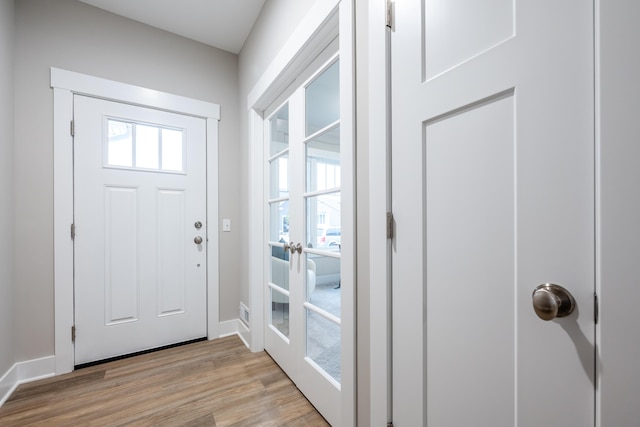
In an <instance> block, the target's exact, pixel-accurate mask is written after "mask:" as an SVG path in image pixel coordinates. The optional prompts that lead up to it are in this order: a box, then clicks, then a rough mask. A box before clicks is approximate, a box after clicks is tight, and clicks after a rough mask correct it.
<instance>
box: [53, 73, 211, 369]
mask: <svg viewBox="0 0 640 427" xmlns="http://www.w3.org/2000/svg"><path fill="white" fill-rule="evenodd" d="M50 82H51V87H52V88H53V95H54V96H53V101H54V113H53V121H54V129H53V134H54V138H53V139H54V147H53V157H54V183H53V186H54V202H53V204H54V254H55V257H54V304H55V315H54V332H55V342H54V347H55V373H56V375H60V374H63V373H67V372H71V371H73V367H74V364H75V363H74V344H73V342H72V341H71V327H72V326H73V317H74V306H73V240H72V239H71V234H70V227H71V224H72V223H73V137H72V135H71V123H72V121H73V96H74V95H75V94H80V95H87V96H92V97H96V98H100V99H106V100H111V101H115V102H121V103H125V104H133V105H139V106H143V107H149V108H155V109H160V110H164V111H169V112H174V113H178V114H184V115H189V116H194V117H200V118H204V119H205V120H206V122H207V130H206V135H207V178H206V179H207V222H208V223H209V224H211V225H212V226H211V227H209V231H208V236H207V237H208V241H209V244H210V246H209V247H210V250H209V251H208V261H207V303H208V305H207V335H208V338H209V339H214V338H218V337H219V329H220V327H219V302H218V289H219V274H218V251H217V248H218V227H217V224H218V158H217V153H218V123H219V120H220V106H219V105H217V104H214V103H210V102H205V101H200V100H196V99H191V98H186V97H183V96H179V95H174V94H170V93H166V92H161V91H156V90H152V89H147V88H142V87H139V86H134V85H129V84H125V83H120V82H115V81H111V80H107V79H103V78H99V77H94V76H90V75H85V74H80V73H76V72H72V71H67V70H62V69H58V68H51V80H50Z"/></svg>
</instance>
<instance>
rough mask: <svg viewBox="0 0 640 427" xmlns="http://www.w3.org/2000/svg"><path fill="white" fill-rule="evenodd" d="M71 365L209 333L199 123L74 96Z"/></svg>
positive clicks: (201, 124) (201, 127)
mask: <svg viewBox="0 0 640 427" xmlns="http://www.w3.org/2000/svg"><path fill="white" fill-rule="evenodd" d="M74 124H75V138H74V187H75V188H74V216H75V218H74V223H75V230H76V234H75V240H74V257H75V289H74V293H75V325H76V341H75V363H76V365H78V364H83V363H87V362H91V361H96V360H102V359H106V358H110V357H114V356H119V355H124V354H129V353H134V352H137V351H142V350H147V349H151V348H155V347H160V346H164V345H169V344H174V343H178V342H182V341H187V340H191V339H196V338H202V337H205V336H206V335H207V323H206V320H207V317H206V265H207V264H206V259H207V257H206V252H207V241H206V236H207V231H206V183H205V178H206V155H205V147H206V144H205V143H206V124H205V121H204V120H203V119H199V118H194V117H190V116H183V115H179V114H174V113H168V112H162V111H158V110H153V109H149V108H143V107H136V106H132V105H127V104H121V103H116V102H110V101H105V100H100V99H96V98H89V97H84V96H77V95H76V96H75V97H74Z"/></svg>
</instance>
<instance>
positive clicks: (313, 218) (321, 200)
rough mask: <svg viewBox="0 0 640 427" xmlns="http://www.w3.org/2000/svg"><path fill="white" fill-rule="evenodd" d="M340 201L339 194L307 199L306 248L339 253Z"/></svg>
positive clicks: (340, 232) (340, 230)
mask: <svg viewBox="0 0 640 427" xmlns="http://www.w3.org/2000/svg"><path fill="white" fill-rule="evenodd" d="M340 200H341V198H340V192H335V193H329V194H321V195H319V196H309V197H307V206H306V211H307V218H306V222H307V232H306V242H305V243H306V245H307V248H314V249H322V250H325V251H331V252H339V251H340V247H341V244H342V239H341V235H342V228H341V227H340Z"/></svg>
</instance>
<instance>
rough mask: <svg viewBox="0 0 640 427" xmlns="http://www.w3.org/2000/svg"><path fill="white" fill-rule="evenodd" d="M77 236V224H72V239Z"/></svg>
mask: <svg viewBox="0 0 640 427" xmlns="http://www.w3.org/2000/svg"><path fill="white" fill-rule="evenodd" d="M75 238H76V225H75V224H71V240H74V239H75Z"/></svg>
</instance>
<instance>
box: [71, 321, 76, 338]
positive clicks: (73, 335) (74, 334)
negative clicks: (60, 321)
mask: <svg viewBox="0 0 640 427" xmlns="http://www.w3.org/2000/svg"><path fill="white" fill-rule="evenodd" d="M71 342H76V325H73V326H72V327H71Z"/></svg>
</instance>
